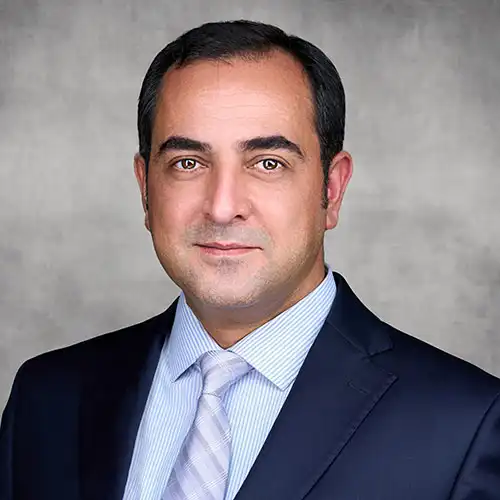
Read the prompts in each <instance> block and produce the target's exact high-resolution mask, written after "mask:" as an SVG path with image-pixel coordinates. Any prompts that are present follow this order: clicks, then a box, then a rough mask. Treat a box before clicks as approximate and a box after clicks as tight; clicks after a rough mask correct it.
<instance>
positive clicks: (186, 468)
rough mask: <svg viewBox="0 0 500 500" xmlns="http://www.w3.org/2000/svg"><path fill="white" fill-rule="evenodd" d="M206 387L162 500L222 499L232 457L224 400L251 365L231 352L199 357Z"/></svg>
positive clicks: (206, 354)
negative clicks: (226, 392) (231, 387)
mask: <svg viewBox="0 0 500 500" xmlns="http://www.w3.org/2000/svg"><path fill="white" fill-rule="evenodd" d="M199 366H200V369H201V373H202V375H203V390H202V394H201V396H200V399H199V400H198V409H197V411H196V416H195V419H194V422H193V425H192V427H191V429H190V430H189V433H188V435H187V437H186V439H185V441H184V443H183V445H182V448H181V451H180V453H179V456H178V457H177V460H176V462H175V465H174V467H173V470H172V473H171V475H170V478H169V480H168V483H167V488H166V490H165V494H164V496H163V500H223V499H224V495H225V492H226V486H227V477H228V471H229V462H230V458H231V429H230V427H229V422H228V419H227V415H226V411H225V409H224V406H223V404H222V401H221V397H222V396H223V394H224V392H225V391H226V390H227V389H228V388H229V386H230V385H231V384H233V383H234V382H235V381H236V380H237V379H239V378H240V377H241V376H243V375H245V374H246V373H247V372H248V371H250V369H251V366H250V365H249V364H248V363H247V362H246V361H245V360H244V359H242V358H241V357H240V356H238V355H237V354H234V353H233V352H230V351H210V352H207V353H205V354H204V355H203V356H201V357H200V359H199Z"/></svg>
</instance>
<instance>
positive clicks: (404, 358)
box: [373, 320, 500, 416]
mask: <svg viewBox="0 0 500 500" xmlns="http://www.w3.org/2000/svg"><path fill="white" fill-rule="evenodd" d="M379 321H380V320H379ZM382 325H383V328H385V329H386V331H387V332H388V334H389V336H390V338H391V341H392V348H391V349H389V350H388V351H386V352H384V353H382V354H380V355H379V356H375V357H374V359H373V361H374V362H375V363H380V364H381V365H383V366H384V367H385V368H386V369H388V370H390V371H391V372H393V373H394V374H396V375H397V377H398V384H399V385H400V386H401V388H402V389H404V390H407V391H411V393H412V394H413V397H414V398H415V399H416V400H420V401H421V403H422V404H427V403H429V404H433V405H435V406H437V407H443V408H446V411H450V412H461V413H463V414H464V416H465V415H466V414H468V413H469V412H470V413H471V414H472V413H476V412H479V413H482V412H483V411H487V409H488V408H489V407H490V406H491V405H492V404H493V402H494V401H495V400H498V398H499V395H500V379H498V378H497V377H495V376H494V375H491V374H489V373H487V372H486V371H484V370H483V369H481V368H480V367H478V366H475V365H473V364H472V363H470V362H468V361H466V360H463V359H461V358H459V357H457V356H454V355H452V354H449V353H447V352H445V351H443V350H441V349H439V348H437V347H435V346H433V345H430V344H429V343H427V342H424V341H422V340H420V339H418V338H416V337H414V336H412V335H409V334H407V333H404V332H402V331H400V330H397V329H395V328H393V327H392V326H390V325H387V324H386V323H382Z"/></svg>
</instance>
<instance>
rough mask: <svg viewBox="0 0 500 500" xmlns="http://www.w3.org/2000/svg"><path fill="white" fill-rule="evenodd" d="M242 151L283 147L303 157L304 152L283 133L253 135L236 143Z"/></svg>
mask: <svg viewBox="0 0 500 500" xmlns="http://www.w3.org/2000/svg"><path fill="white" fill-rule="evenodd" d="M238 149H239V150H240V151H242V152H247V151H256V150H259V149H285V150H287V151H290V152H291V153H294V154H296V155H297V156H299V157H300V158H301V159H304V153H303V152H302V149H300V146H299V145H298V144H296V143H295V142H292V141H290V140H289V139H287V138H286V137H285V136H283V135H270V136H266V137H254V138H252V139H248V140H246V141H242V142H240V143H239V144H238Z"/></svg>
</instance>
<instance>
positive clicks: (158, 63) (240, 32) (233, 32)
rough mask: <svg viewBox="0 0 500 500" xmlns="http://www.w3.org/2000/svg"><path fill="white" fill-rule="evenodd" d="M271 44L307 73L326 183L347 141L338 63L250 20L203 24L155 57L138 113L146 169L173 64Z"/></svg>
mask: <svg viewBox="0 0 500 500" xmlns="http://www.w3.org/2000/svg"><path fill="white" fill-rule="evenodd" d="M272 50H282V51H284V52H285V53H288V54H290V55H291V56H292V57H294V58H295V59H296V60H297V61H298V62H299V63H300V64H301V65H302V67H303V68H304V71H305V73H306V75H307V78H308V81H309V84H310V87H311V92H312V96H313V100H314V107H315V122H316V130H317V133H318V138H319V143H320V151H321V162H322V165H323V171H324V172H325V186H326V180H327V173H328V169H329V166H330V162H331V160H332V158H333V157H334V156H335V155H336V154H337V153H338V152H339V151H340V150H341V149H342V146H343V142H344V123H345V96H344V88H343V86H342V82H341V80H340V76H339V74H338V72H337V69H336V68H335V66H334V64H333V63H332V62H331V61H330V59H329V58H328V57H327V56H326V55H325V54H324V53H323V52H322V51H321V50H320V49H319V48H318V47H316V46H315V45H313V44H312V43H310V42H307V41H306V40H303V39H302V38H299V37H297V36H293V35H287V34H286V33H285V32H284V31H283V30H281V29H280V28H277V27H276V26H272V25H269V24H263V23H258V22H254V21H245V20H240V21H224V22H216V23H206V24H203V25H201V26H199V27H198V28H194V29H192V30H190V31H187V32H186V33H184V34H183V35H181V36H180V37H179V38H177V39H176V40H174V41H173V42H171V43H169V44H168V45H167V46H166V47H165V48H164V49H162V50H161V51H160V52H159V53H158V54H157V56H156V57H155V58H154V60H153V62H152V63H151V65H150V67H149V69H148V71H147V73H146V76H145V77H144V81H143V82H142V87H141V92H140V95H139V106H138V116H137V127H138V131H139V153H140V154H141V155H142V157H143V158H144V160H145V162H146V169H147V168H148V164H149V157H150V154H151V135H152V129H153V123H154V118H155V107H156V101H157V97H158V93H159V92H160V88H161V84H162V79H163V76H164V75H165V73H166V72H167V71H168V70H169V69H170V68H171V67H175V68H180V67H183V66H186V65H188V64H190V63H192V62H194V61H200V60H229V59H231V58H233V57H243V58H251V59H252V58H253V59H255V58H259V57H262V56H264V55H266V54H268V53H269V52H271V51H272ZM146 171H147V170H146ZM325 191H326V190H325ZM325 194H326V192H325Z"/></svg>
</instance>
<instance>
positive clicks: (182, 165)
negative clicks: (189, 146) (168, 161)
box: [174, 158, 199, 170]
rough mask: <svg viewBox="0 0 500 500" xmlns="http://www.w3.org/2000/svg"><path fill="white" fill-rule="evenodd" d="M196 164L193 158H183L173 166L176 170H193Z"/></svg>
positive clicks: (197, 164)
mask: <svg viewBox="0 0 500 500" xmlns="http://www.w3.org/2000/svg"><path fill="white" fill-rule="evenodd" d="M198 166H199V163H198V162H197V161H196V160H193V158H183V159H182V160H179V161H176V162H175V163H174V167H175V168H176V169H178V170H195V169H196V168H197V167H198Z"/></svg>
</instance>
